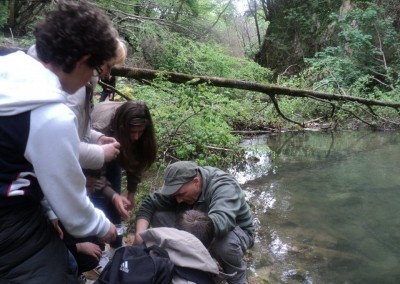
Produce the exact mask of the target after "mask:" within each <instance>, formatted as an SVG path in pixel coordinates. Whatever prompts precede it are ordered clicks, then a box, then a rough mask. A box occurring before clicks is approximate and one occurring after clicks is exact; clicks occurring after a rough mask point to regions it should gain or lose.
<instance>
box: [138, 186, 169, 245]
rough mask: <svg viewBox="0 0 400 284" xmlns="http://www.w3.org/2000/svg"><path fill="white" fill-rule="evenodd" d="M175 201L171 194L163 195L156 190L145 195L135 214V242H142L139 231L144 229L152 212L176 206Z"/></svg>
mask: <svg viewBox="0 0 400 284" xmlns="http://www.w3.org/2000/svg"><path fill="white" fill-rule="evenodd" d="M176 205H177V203H176V201H175V199H174V198H173V197H171V196H165V195H162V194H160V193H158V192H154V193H152V194H150V195H149V196H147V197H146V198H145V199H144V200H143V202H142V205H141V206H140V208H139V211H138V212H137V214H136V231H135V241H134V242H135V243H136V244H139V243H141V242H142V238H141V237H140V235H139V234H140V233H141V232H143V231H145V230H146V229H147V228H148V227H149V224H150V221H151V219H152V217H153V214H154V212H156V211H168V210H172V209H174V208H176Z"/></svg>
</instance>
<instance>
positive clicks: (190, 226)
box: [175, 210, 214, 248]
mask: <svg viewBox="0 0 400 284" xmlns="http://www.w3.org/2000/svg"><path fill="white" fill-rule="evenodd" d="M175 227H176V228H177V229H179V230H183V231H186V232H189V233H191V234H192V235H194V236H195V237H197V238H198V239H199V240H200V241H201V242H202V243H203V245H204V246H205V247H206V248H207V247H208V246H209V245H210V244H211V241H212V240H213V238H214V224H213V222H212V220H211V218H210V217H208V215H207V213H205V212H202V211H199V210H187V211H185V212H183V213H181V214H179V216H178V218H177V220H176V224H175Z"/></svg>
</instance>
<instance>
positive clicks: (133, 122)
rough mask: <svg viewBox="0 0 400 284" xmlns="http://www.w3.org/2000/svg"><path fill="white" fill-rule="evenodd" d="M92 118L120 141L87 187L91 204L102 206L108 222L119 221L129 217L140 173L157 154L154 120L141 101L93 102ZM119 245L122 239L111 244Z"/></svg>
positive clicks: (102, 130) (98, 125)
mask: <svg viewBox="0 0 400 284" xmlns="http://www.w3.org/2000/svg"><path fill="white" fill-rule="evenodd" d="M91 119H92V127H93V129H95V130H97V131H99V132H101V133H103V134H105V135H107V136H111V137H114V138H115V139H116V140H117V141H118V142H119V143H120V144H121V147H120V154H119V155H118V156H117V157H116V159H114V160H113V161H111V162H108V163H106V164H105V166H104V167H103V169H102V170H101V173H100V174H99V175H98V176H97V177H96V181H95V182H94V183H93V182H91V185H92V186H90V185H89V186H88V191H89V197H90V199H91V200H92V202H93V204H94V205H95V206H96V207H98V208H100V209H102V210H103V211H104V213H105V214H106V216H108V218H109V219H110V220H111V222H113V223H114V224H119V223H120V222H121V217H123V218H124V219H125V220H129V212H128V210H131V209H133V207H134V203H135V193H136V189H137V186H138V184H139V183H140V181H141V174H142V172H143V171H145V170H147V169H148V168H149V167H150V166H151V165H152V164H153V163H154V161H155V160H156V157H157V142H156V138H155V131H154V125H153V120H152V118H151V114H150V111H149V109H148V107H147V105H146V104H145V103H144V102H142V101H128V102H125V103H122V102H104V103H99V104H97V105H95V107H94V109H93V112H92V114H91ZM122 169H123V170H124V171H125V175H126V180H127V191H128V195H127V198H125V197H124V196H121V194H120V193H121V177H122ZM92 176H93V175H92ZM88 180H93V179H91V178H88ZM121 245H122V240H121V238H120V239H118V240H117V241H116V242H114V243H111V244H110V246H111V247H112V248H117V247H119V246H121Z"/></svg>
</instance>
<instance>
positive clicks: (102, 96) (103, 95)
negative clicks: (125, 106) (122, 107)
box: [99, 91, 114, 102]
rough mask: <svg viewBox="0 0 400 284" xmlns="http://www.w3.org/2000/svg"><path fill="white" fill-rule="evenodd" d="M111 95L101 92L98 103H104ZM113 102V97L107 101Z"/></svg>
mask: <svg viewBox="0 0 400 284" xmlns="http://www.w3.org/2000/svg"><path fill="white" fill-rule="evenodd" d="M110 94H111V93H110V92H107V91H102V92H101V94H100V100H99V101H100V102H104V101H105V100H106V99H107V98H108V96H109V95H110ZM113 100H114V95H113V96H112V97H111V98H110V99H109V101H113Z"/></svg>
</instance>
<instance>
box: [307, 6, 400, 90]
mask: <svg viewBox="0 0 400 284" xmlns="http://www.w3.org/2000/svg"><path fill="white" fill-rule="evenodd" d="M335 18H336V20H337V25H336V29H337V30H338V31H339V32H338V39H339V45H337V46H331V47H327V48H325V49H324V50H323V51H322V52H318V53H317V54H316V56H315V57H314V58H310V59H307V62H308V63H309V64H310V68H309V69H308V70H307V71H306V72H307V73H308V74H311V75H312V76H313V77H314V81H315V84H314V85H315V87H317V88H319V87H320V86H324V89H325V90H336V91H338V90H339V92H341V93H343V92H345V93H347V92H348V91H349V90H352V89H358V90H360V89H362V90H363V92H359V94H360V95H361V96H363V97H370V95H369V94H368V93H372V92H374V88H371V87H372V86H377V87H378V89H381V90H386V91H388V90H391V89H395V88H396V87H397V86H398V84H399V72H398V68H397V67H398V66H399V64H400V53H399V50H400V45H399V40H400V37H399V34H398V33H397V32H396V30H395V29H394V26H393V20H392V19H391V18H390V17H386V16H385V11H384V10H383V9H382V8H380V7H378V6H377V5H373V4H369V5H366V7H365V8H363V7H358V8H354V9H352V10H350V11H349V12H348V14H347V15H346V17H339V16H338V15H333V16H332V19H335ZM360 84H363V86H360Z"/></svg>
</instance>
